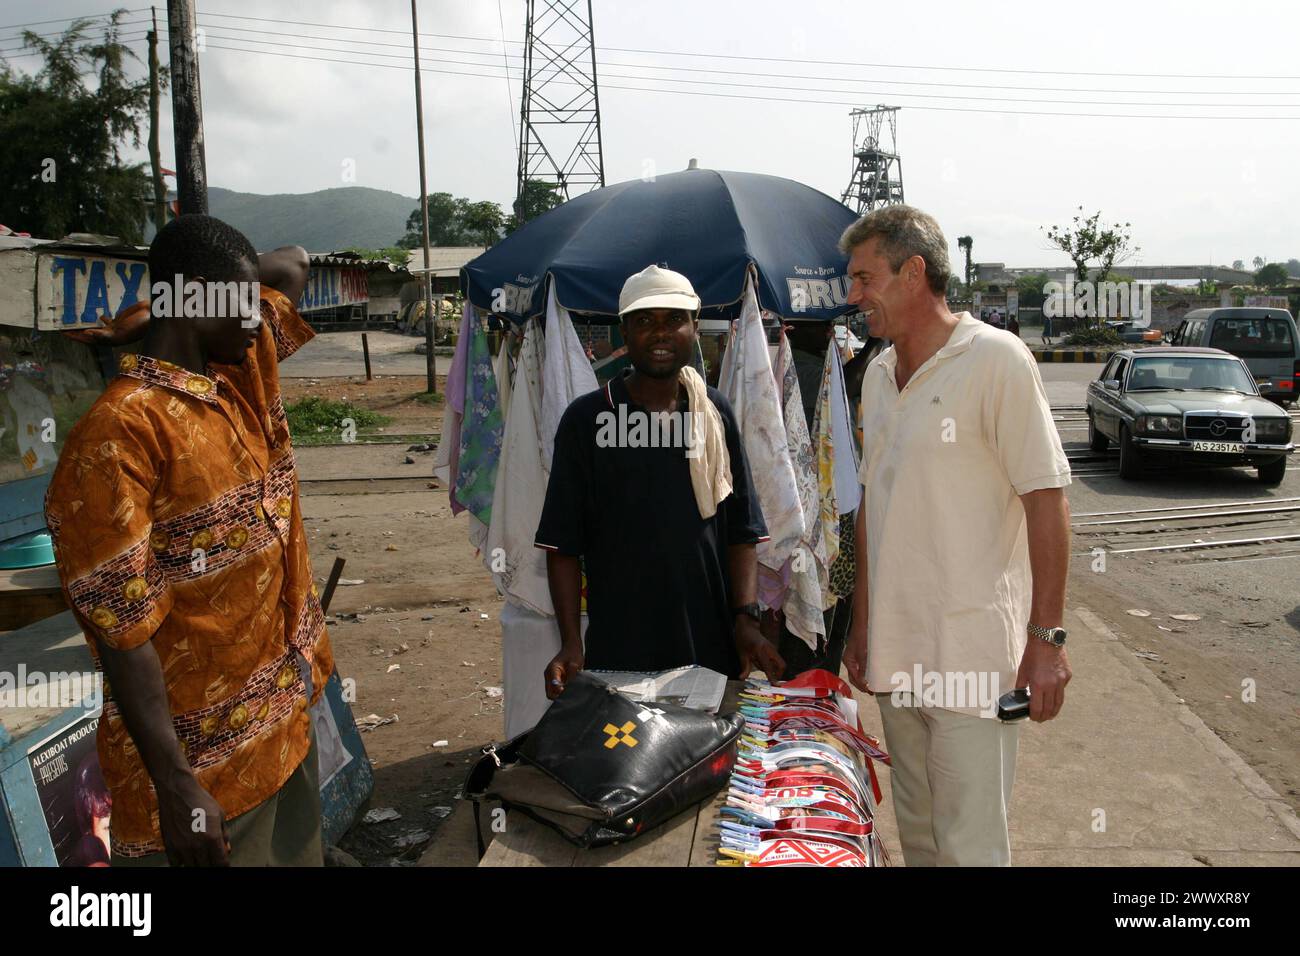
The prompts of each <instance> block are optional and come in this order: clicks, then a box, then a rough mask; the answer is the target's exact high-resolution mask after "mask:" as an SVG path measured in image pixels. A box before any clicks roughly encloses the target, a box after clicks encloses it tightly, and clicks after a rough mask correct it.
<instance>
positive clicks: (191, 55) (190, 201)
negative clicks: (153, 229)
mask: <svg viewBox="0 0 1300 956" xmlns="http://www.w3.org/2000/svg"><path fill="white" fill-rule="evenodd" d="M167 45H168V49H169V51H170V53H171V80H172V127H173V132H172V135H173V136H174V138H175V140H176V194H177V198H178V199H179V201H180V210H181V215H185V214H187V213H203V214H206V213H207V211H208V167H207V159H206V157H205V154H204V149H203V102H202V95H201V93H200V91H199V57H198V50H197V49H196V48H195V40H194V0H167Z"/></svg>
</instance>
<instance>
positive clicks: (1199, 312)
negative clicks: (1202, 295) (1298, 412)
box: [1169, 308, 1300, 405]
mask: <svg viewBox="0 0 1300 956" xmlns="http://www.w3.org/2000/svg"><path fill="white" fill-rule="evenodd" d="M1169 344H1170V345H1189V346H1205V347H1207V348H1214V349H1223V350H1224V351H1225V352H1231V353H1232V354H1233V355H1235V356H1237V357H1238V358H1240V359H1243V360H1244V361H1245V362H1246V365H1247V367H1249V369H1250V373H1251V375H1253V376H1254V378H1255V383H1256V384H1257V385H1258V386H1259V391H1260V394H1261V395H1263V396H1264V397H1265V398H1269V399H1272V400H1273V401H1275V402H1278V403H1280V404H1283V405H1290V404H1292V403H1294V402H1295V400H1296V397H1297V395H1300V335H1297V334H1296V324H1295V319H1293V318H1292V317H1291V313H1290V312H1288V311H1287V310H1286V309H1264V308H1241V309H1193V310H1192V311H1191V312H1188V313H1187V314H1186V315H1185V316H1183V321H1182V322H1180V323H1179V324H1178V328H1176V329H1174V331H1173V333H1172V334H1171V335H1170V336H1169Z"/></svg>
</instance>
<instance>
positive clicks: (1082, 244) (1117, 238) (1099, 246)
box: [1046, 206, 1141, 282]
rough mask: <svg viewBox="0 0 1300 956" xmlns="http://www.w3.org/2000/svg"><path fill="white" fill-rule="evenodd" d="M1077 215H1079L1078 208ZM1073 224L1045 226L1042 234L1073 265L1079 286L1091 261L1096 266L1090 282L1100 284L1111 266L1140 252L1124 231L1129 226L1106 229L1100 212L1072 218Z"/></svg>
mask: <svg viewBox="0 0 1300 956" xmlns="http://www.w3.org/2000/svg"><path fill="white" fill-rule="evenodd" d="M1079 212H1080V214H1082V213H1083V207H1082V206H1080V207H1079ZM1073 222H1074V226H1073V227H1061V226H1048V227H1046V230H1047V240H1048V242H1050V243H1051V244H1052V246H1053V247H1054V248H1057V249H1060V250H1061V251H1062V252H1064V253H1065V254H1066V255H1067V256H1069V257H1070V261H1071V262H1073V263H1074V275H1075V278H1076V279H1077V280H1078V281H1079V282H1087V281H1088V276H1089V271H1090V264H1091V263H1093V262H1094V261H1095V262H1096V263H1097V265H1096V269H1095V272H1093V281H1095V282H1103V281H1105V279H1106V276H1108V275H1109V274H1110V270H1111V267H1113V266H1114V265H1115V263H1117V262H1124V261H1126V260H1128V259H1131V258H1132V257H1133V256H1134V255H1136V254H1137V253H1138V252H1140V251H1141V247H1140V246H1135V245H1133V237H1132V236H1131V235H1130V234H1129V232H1128V231H1127V230H1128V229H1129V227H1130V226H1131V225H1132V224H1131V223H1127V222H1126V223H1124V224H1123V225H1120V224H1119V223H1114V224H1113V225H1110V226H1106V225H1104V224H1103V223H1102V221H1101V213H1100V212H1095V213H1093V214H1092V215H1091V216H1087V217H1084V216H1083V215H1078V216H1075V217H1074V218H1073Z"/></svg>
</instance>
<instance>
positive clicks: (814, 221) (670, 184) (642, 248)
mask: <svg viewBox="0 0 1300 956" xmlns="http://www.w3.org/2000/svg"><path fill="white" fill-rule="evenodd" d="M856 218H857V216H856V214H854V213H853V212H852V211H851V210H850V209H849V208H848V207H846V206H844V205H842V204H841V203H839V202H837V201H836V200H834V199H832V198H831V197H829V196H827V195H826V194H825V193H821V192H818V191H817V190H815V189H813V188H811V187H809V186H805V185H803V184H802V183H797V182H795V181H794V180H791V179H783V178H781V177H779V176H764V175H760V174H758V173H737V172H727V171H724V170H713V169H690V170H686V171H684V172H680V173H671V174H669V175H666V176H660V177H658V178H657V179H654V180H650V181H646V180H633V181H631V182H626V183H618V184H617V185H614V186H607V187H605V188H604V189H597V190H594V191H592V192H589V193H586V194H584V195H582V196H578V197H577V198H576V199H571V200H570V201H569V202H566V203H564V204H563V205H561V206H557V207H556V208H555V209H552V210H550V211H549V212H547V213H546V214H544V215H542V216H539V217H538V218H537V219H535V220H533V221H532V222H530V223H527V224H526V225H524V226H523V228H521V229H519V230H517V231H516V232H514V233H512V234H511V235H510V236H508V237H507V238H505V239H503V240H502V241H501V242H499V243H497V244H496V245H495V246H493V247H492V248H491V249H489V250H488V251H487V252H485V253H483V255H481V256H479V257H478V258H476V259H472V260H470V261H469V262H468V263H466V264H465V266H464V267H463V268H462V269H461V291H462V292H463V293H464V294H465V296H466V297H467V298H468V299H469V300H470V302H472V303H473V304H474V305H476V306H477V307H479V308H481V309H488V310H492V311H495V312H497V313H501V314H505V315H508V316H510V317H511V318H513V319H515V320H517V321H522V320H523V319H526V318H528V317H529V316H533V315H538V314H540V313H541V312H542V311H543V310H544V309H545V307H546V303H545V300H544V298H543V295H542V288H543V286H544V284H545V280H546V276H547V275H550V276H551V278H552V281H553V282H554V284H555V294H556V298H557V300H558V301H559V304H560V305H561V306H563V307H564V308H566V309H568V310H570V311H571V312H592V313H603V314H606V315H611V316H613V315H617V314H618V294H619V291H620V290H621V289H622V288H623V282H624V281H625V280H626V279H627V277H628V276H630V275H632V274H633V273H636V272H640V271H641V270H642V269H644V268H645V267H646V266H648V265H650V264H652V263H657V264H659V265H661V266H663V267H665V268H668V269H674V270H676V271H677V272H680V273H682V274H684V275H685V276H686V277H687V278H688V279H690V280H691V283H692V285H694V286H695V291H696V293H698V294H699V296H700V300H701V302H702V303H703V308H704V310H705V311H706V312H707V311H708V310H710V309H722V308H726V307H728V306H732V305H734V304H735V303H736V302H737V301H739V299H740V298H741V294H742V292H743V290H744V285H745V273H746V271H747V270H748V268H749V266H750V265H751V264H753V265H754V267H755V268H756V270H757V272H758V300H759V304H760V305H761V306H762V307H763V308H764V309H770V310H771V311H773V312H776V313H777V314H779V315H782V316H785V317H788V318H798V319H819V320H823V321H830V320H832V319H834V318H835V317H837V316H840V315H844V314H846V313H849V312H854V311H856V309H855V307H853V306H850V305H848V304H847V302H846V299H847V296H848V290H849V280H848V276H847V275H846V274H845V273H846V267H847V265H848V260H847V257H846V256H845V255H844V254H843V253H842V252H840V251H839V249H838V248H837V245H836V244H837V243H838V241H839V238H840V234H841V233H842V232H843V231H844V229H845V227H847V226H848V225H849V224H850V223H851V222H853V221H854V220H855V219H856Z"/></svg>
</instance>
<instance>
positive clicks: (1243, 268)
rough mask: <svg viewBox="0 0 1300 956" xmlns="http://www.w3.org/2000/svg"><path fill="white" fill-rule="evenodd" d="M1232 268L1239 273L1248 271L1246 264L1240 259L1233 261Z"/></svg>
mask: <svg viewBox="0 0 1300 956" xmlns="http://www.w3.org/2000/svg"><path fill="white" fill-rule="evenodd" d="M1232 267H1233V268H1234V269H1236V270H1237V271H1238V272H1245V271H1246V263H1244V262H1242V261H1241V260H1240V259H1233V260H1232Z"/></svg>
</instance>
